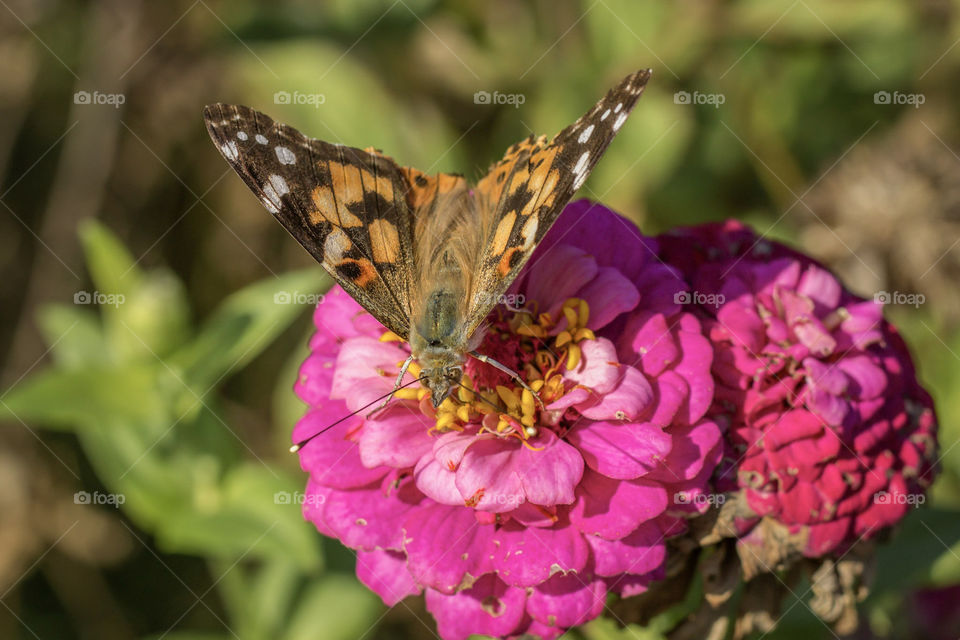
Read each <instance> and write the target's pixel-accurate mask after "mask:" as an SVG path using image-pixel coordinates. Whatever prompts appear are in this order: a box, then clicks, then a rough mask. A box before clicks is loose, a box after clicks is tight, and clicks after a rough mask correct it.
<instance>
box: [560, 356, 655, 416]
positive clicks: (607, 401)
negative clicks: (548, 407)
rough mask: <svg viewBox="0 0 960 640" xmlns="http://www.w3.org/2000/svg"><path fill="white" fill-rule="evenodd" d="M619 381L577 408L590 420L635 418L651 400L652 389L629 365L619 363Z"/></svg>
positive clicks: (646, 407) (645, 379) (645, 408)
mask: <svg viewBox="0 0 960 640" xmlns="http://www.w3.org/2000/svg"><path fill="white" fill-rule="evenodd" d="M620 376H621V377H620V382H618V383H617V386H616V387H615V388H614V389H612V390H610V391H608V392H607V393H605V394H603V395H602V396H600V397H599V398H597V399H596V401H595V402H594V403H590V402H588V403H584V404H582V405H579V406H578V407H577V410H578V411H579V412H580V413H581V415H583V417H585V418H589V419H590V420H636V419H638V418H639V417H640V416H641V415H643V414H644V412H645V411H646V410H647V409H648V408H649V407H650V405H651V404H652V402H653V389H652V387H651V386H650V383H649V382H648V381H647V378H646V377H645V376H644V375H643V374H642V373H640V372H639V371H637V370H636V369H634V368H633V367H631V366H627V365H621V367H620Z"/></svg>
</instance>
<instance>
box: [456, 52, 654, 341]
mask: <svg viewBox="0 0 960 640" xmlns="http://www.w3.org/2000/svg"><path fill="white" fill-rule="evenodd" d="M649 78H650V71H649V70H644V71H638V72H636V73H633V74H631V75H629V76H627V77H626V78H624V79H623V80H622V81H621V82H620V83H619V84H618V85H617V86H616V87H614V88H613V89H611V90H610V91H609V92H608V93H607V95H606V96H604V97H603V98H602V99H601V100H600V101H599V102H597V104H596V105H594V106H593V108H592V109H590V111H588V112H587V113H585V114H584V115H583V116H582V117H581V118H580V119H578V120H577V121H576V122H574V123H573V124H572V125H570V126H569V127H567V128H566V129H564V130H563V131H561V132H560V133H558V134H557V135H556V136H554V137H553V139H552V140H549V141H548V140H547V139H546V137H543V136H541V137H540V138H534V137H533V136H531V137H530V138H528V139H527V140H524V141H523V142H520V143H518V144H515V145H513V146H512V147H510V149H508V150H507V153H506V155H505V156H504V158H503V160H501V161H500V162H498V163H497V164H495V165H494V166H493V167H492V168H491V169H490V171H489V173H488V174H487V175H486V176H485V177H484V178H483V179H482V180H480V182H479V183H477V188H476V193H477V198H478V202H479V211H480V212H481V213H482V214H483V215H487V216H491V217H492V220H491V221H490V223H488V224H486V225H483V226H485V227H487V228H488V229H489V231H488V237H487V238H486V239H485V241H484V249H483V251H482V253H481V255H480V257H479V261H478V264H477V265H476V274H475V277H474V279H473V282H474V285H473V292H472V295H471V301H470V304H471V306H470V309H469V312H468V317H467V318H466V320H465V321H466V326H467V332H466V333H467V334H468V335H469V334H471V333H472V332H473V331H474V330H475V329H476V328H477V326H478V325H479V324H480V323H481V322H483V320H484V318H486V316H487V314H488V313H489V312H490V309H491V308H492V307H493V306H494V305H495V304H496V302H497V300H499V299H500V296H501V295H502V294H503V293H504V292H505V291H506V290H507V288H508V287H509V286H510V284H511V283H512V282H513V280H514V279H515V278H516V277H517V275H518V274H519V272H520V270H521V269H522V268H523V265H524V264H525V263H526V262H527V260H528V259H529V258H530V255H531V254H532V253H533V250H534V248H536V246H537V244H538V243H539V242H540V240H541V239H542V238H543V236H544V235H545V234H546V233H547V231H548V230H549V229H550V227H551V225H553V223H554V221H555V220H556V219H557V216H559V215H560V212H561V211H563V208H564V207H565V206H566V204H567V203H568V202H569V201H570V198H571V197H573V194H574V193H575V192H576V191H577V189H579V188H580V187H581V186H582V185H583V183H584V182H585V181H586V179H587V176H589V175H590V172H591V171H592V170H593V167H594V165H596V163H597V161H598V160H599V159H600V156H602V155H603V152H604V151H605V150H606V148H607V146H608V145H609V144H610V142H611V140H613V138H614V136H615V135H616V134H617V132H618V131H619V130H620V127H621V126H623V123H624V122H625V121H626V119H627V115H628V114H629V113H630V111H631V109H633V106H634V105H635V104H636V102H637V100H638V99H639V98H640V94H641V93H642V92H643V88H644V87H645V86H646V84H647V81H648V80H649Z"/></svg>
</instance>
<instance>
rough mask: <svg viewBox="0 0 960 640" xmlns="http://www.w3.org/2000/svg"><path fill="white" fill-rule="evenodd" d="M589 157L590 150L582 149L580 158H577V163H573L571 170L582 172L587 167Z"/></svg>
mask: <svg viewBox="0 0 960 640" xmlns="http://www.w3.org/2000/svg"><path fill="white" fill-rule="evenodd" d="M589 159H590V152H589V151H584V152H583V154H582V155H581V156H580V159H579V160H577V164H575V165H573V172H574V173H576V174H578V175H579V174H581V173H583V172H584V170H586V168H587V160H589Z"/></svg>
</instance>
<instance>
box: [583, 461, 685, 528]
mask: <svg viewBox="0 0 960 640" xmlns="http://www.w3.org/2000/svg"><path fill="white" fill-rule="evenodd" d="M666 508H667V491H666V489H664V488H663V486H661V485H660V484H659V483H654V482H647V481H646V480H613V479H611V478H608V477H606V476H602V475H600V474H599V473H596V472H594V471H589V470H588V471H587V472H586V473H584V476H583V481H582V482H581V483H580V486H578V487H577V502H576V503H574V505H573V509H571V510H570V521H571V522H573V524H574V525H576V526H577V528H578V529H580V531H582V532H583V533H585V534H587V535H596V536H600V537H601V538H606V539H608V540H617V539H620V538H623V537H624V536H626V535H627V534H629V533H631V532H632V531H634V530H635V529H636V528H637V527H638V526H639V525H640V524H641V523H642V522H646V521H647V520H650V519H651V518H655V517H656V516H658V515H660V514H661V513H663V512H664V511H665V510H666Z"/></svg>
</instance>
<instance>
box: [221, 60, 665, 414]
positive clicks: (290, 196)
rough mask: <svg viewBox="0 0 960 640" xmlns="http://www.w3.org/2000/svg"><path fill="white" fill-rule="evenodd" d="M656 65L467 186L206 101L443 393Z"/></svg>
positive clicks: (248, 167) (274, 206)
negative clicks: (475, 182)
mask: <svg viewBox="0 0 960 640" xmlns="http://www.w3.org/2000/svg"><path fill="white" fill-rule="evenodd" d="M649 77H650V72H649V71H648V70H646V71H638V72H635V73H633V74H630V75H629V76H627V77H626V78H624V79H623V80H621V81H620V83H619V84H617V85H616V86H615V87H614V88H613V89H611V90H610V91H609V92H608V93H607V95H606V96H604V97H603V98H602V99H601V100H600V101H599V102H597V103H596V104H595V105H594V106H593V108H591V109H590V110H589V111H588V112H587V113H586V114H584V115H583V116H582V117H581V118H579V119H578V120H577V121H576V122H574V123H573V124H572V125H570V126H569V127H567V128H566V129H564V130H563V131H561V132H560V133H558V134H557V135H556V136H554V137H553V138H552V139H550V140H548V139H547V138H546V137H544V136H541V137H539V138H535V137H533V136H530V137H529V138H527V139H526V140H524V141H522V142H519V143H517V144H515V145H513V146H511V147H510V148H509V149H508V150H507V152H506V155H505V156H504V158H503V159H502V160H501V161H499V162H498V163H496V164H494V165H493V166H492V167H491V168H490V170H489V172H488V173H487V174H486V175H485V176H484V177H483V178H482V179H480V180H479V181H478V182H477V184H476V185H475V186H474V187H473V188H469V187H468V185H467V182H466V180H464V178H463V177H461V176H458V175H453V174H446V173H439V174H436V175H427V174H425V173H423V172H421V171H418V170H417V169H413V168H410V167H401V166H399V165H398V164H396V163H395V162H394V161H393V160H392V159H390V158H388V157H387V156H384V155H383V154H382V153H380V152H379V151H377V150H374V149H366V150H363V149H357V148H353V147H347V146H344V145H335V144H330V143H327V142H323V141H322V140H316V139H313V138H308V137H306V136H304V135H303V134H301V133H300V132H299V131H297V130H296V129H293V128H292V127H289V126H287V125H284V124H281V123H278V122H274V121H273V120H271V119H270V118H269V117H268V116H266V115H264V114H262V113H259V112H257V111H254V110H253V109H250V108H248V107H243V106H238V105H224V104H216V105H210V106H208V107H206V108H205V110H204V119H205V120H206V124H207V130H208V131H209V132H210V136H211V138H213V140H214V142H215V143H216V145H217V148H218V149H219V150H220V153H221V154H222V155H223V157H224V158H226V160H227V161H228V162H229V163H230V165H231V166H232V167H233V168H234V169H235V170H236V172H237V173H238V174H239V175H240V176H241V177H242V178H243V179H244V181H245V182H246V183H247V185H248V186H249V187H250V188H251V190H253V192H254V193H255V194H256V195H257V196H258V197H259V198H260V200H261V202H263V204H264V205H265V206H266V207H267V209H268V210H269V211H270V212H271V213H273V215H274V216H275V217H276V218H277V219H278V220H279V221H280V222H281V223H282V224H283V226H284V227H285V228H286V229H287V230H288V231H289V232H290V233H291V234H292V235H293V236H294V237H295V238H296V239H297V240H298V241H299V242H300V243H301V244H302V245H303V246H304V247H305V248H306V249H307V250H308V251H309V252H310V253H311V255H313V256H314V258H316V260H317V261H318V262H319V263H320V264H321V265H323V267H324V268H325V269H326V270H327V271H328V272H329V273H330V275H331V276H332V277H333V278H334V279H335V280H336V281H337V283H338V284H340V286H342V287H343V288H344V290H346V291H347V293H349V294H350V295H351V296H353V298H354V299H355V300H356V301H357V302H358V303H360V305H361V306H363V307H364V308H365V309H366V310H367V311H369V312H370V313H371V314H372V315H373V316H374V317H376V318H377V319H378V320H379V321H380V322H381V323H383V325H384V326H385V327H386V328H388V329H389V330H391V331H393V332H394V333H396V334H397V335H399V336H400V337H401V338H404V339H406V340H408V341H409V343H410V348H411V356H412V357H413V358H414V359H416V360H417V361H418V362H419V363H420V365H421V367H422V370H423V382H424V384H425V385H426V386H427V387H428V388H429V389H430V391H431V396H432V398H431V399H432V401H433V403H434V404H435V405H438V404H439V403H440V402H441V401H442V400H443V399H444V398H446V397H447V396H448V395H449V393H450V390H451V389H452V388H453V387H454V386H455V385H456V384H458V383H459V381H460V377H461V375H462V372H463V362H464V359H465V357H466V356H467V354H469V353H470V352H471V351H473V350H474V349H475V348H476V347H477V346H478V344H479V342H480V339H481V338H482V335H483V331H482V329H481V325H482V323H483V321H484V319H485V318H486V316H487V314H488V313H489V312H490V310H491V309H492V308H493V306H494V305H495V304H496V303H497V301H498V300H499V299H501V296H502V295H503V294H504V293H505V292H506V290H507V288H508V287H509V286H510V284H511V283H512V282H513V281H514V280H515V279H516V277H517V275H518V274H519V273H520V270H521V269H522V268H523V266H524V264H525V263H526V262H527V260H528V259H529V258H530V256H531V254H532V253H533V251H534V249H535V248H536V246H537V244H538V243H539V242H540V240H542V239H543V236H544V235H546V233H547V231H548V230H549V229H550V226H551V225H552V224H553V222H554V221H555V220H556V218H557V216H559V214H560V212H561V211H562V210H563V208H564V206H565V205H566V204H567V202H569V200H570V198H571V197H572V196H573V194H574V192H576V190H577V189H579V188H580V186H581V185H582V184H583V182H584V181H585V180H586V178H587V176H588V175H589V174H590V171H591V170H592V169H593V167H594V165H595V164H596V162H597V161H598V160H599V159H600V156H601V155H602V154H603V152H604V150H605V149H606V148H607V145H609V144H610V141H611V140H612V139H613V137H614V136H615V135H616V133H617V131H618V130H619V129H620V127H621V126H622V125H623V123H624V121H625V120H626V118H627V114H628V113H629V112H630V110H631V109H632V108H633V106H634V104H635V103H636V101H637V99H638V98H639V97H640V94H641V92H642V91H643V88H644V86H645V85H646V82H647V80H648V79H649Z"/></svg>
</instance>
